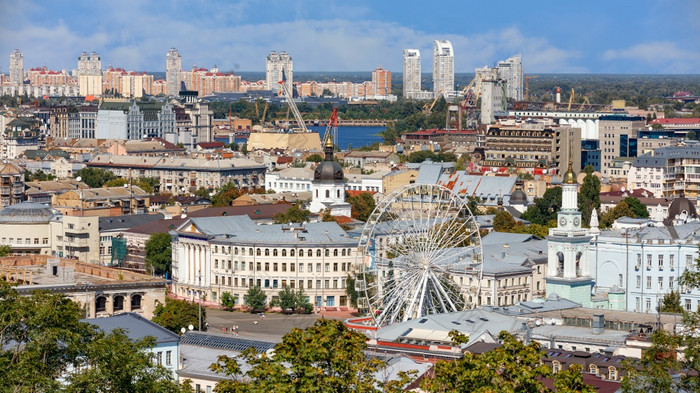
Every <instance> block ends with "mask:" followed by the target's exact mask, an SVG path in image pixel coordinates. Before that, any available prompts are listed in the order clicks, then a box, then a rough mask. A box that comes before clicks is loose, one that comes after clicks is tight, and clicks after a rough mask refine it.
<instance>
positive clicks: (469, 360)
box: [421, 331, 551, 392]
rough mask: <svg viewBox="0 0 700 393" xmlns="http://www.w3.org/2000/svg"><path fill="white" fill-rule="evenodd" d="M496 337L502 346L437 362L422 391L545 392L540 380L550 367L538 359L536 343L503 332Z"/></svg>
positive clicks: (549, 374) (537, 344)
mask: <svg viewBox="0 0 700 393" xmlns="http://www.w3.org/2000/svg"><path fill="white" fill-rule="evenodd" d="M458 338H459V336H455V337H454V338H453V339H458ZM498 338H499V340H500V341H501V343H502V345H501V346H500V347H498V348H496V349H494V350H492V351H490V352H486V353H483V354H481V355H474V354H471V353H465V354H464V356H463V357H462V358H461V359H458V360H451V361H449V362H448V361H444V360H441V361H439V362H437V364H436V365H435V369H434V370H435V377H434V378H432V379H424V380H423V382H422V383H421V388H422V389H423V390H424V391H426V392H467V391H469V392H472V391H476V392H546V391H548V390H547V388H546V387H545V385H544V383H542V379H543V378H548V377H550V376H551V370H550V368H549V367H547V366H546V365H545V364H543V363H542V362H541V359H542V352H541V351H540V345H539V343H537V342H532V343H530V344H529V345H525V344H523V343H522V342H520V341H518V340H517V339H516V338H515V337H513V336H512V335H510V334H509V333H507V332H505V331H503V332H501V334H499V336H498Z"/></svg>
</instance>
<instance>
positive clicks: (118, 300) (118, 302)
mask: <svg viewBox="0 0 700 393" xmlns="http://www.w3.org/2000/svg"><path fill="white" fill-rule="evenodd" d="M113 302H114V307H113V308H114V311H122V310H124V296H122V295H117V296H115V297H114V299H113Z"/></svg>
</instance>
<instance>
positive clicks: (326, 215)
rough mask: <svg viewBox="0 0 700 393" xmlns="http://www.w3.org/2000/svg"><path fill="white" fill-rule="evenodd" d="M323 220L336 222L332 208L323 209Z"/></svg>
mask: <svg viewBox="0 0 700 393" xmlns="http://www.w3.org/2000/svg"><path fill="white" fill-rule="evenodd" d="M321 221H322V222H335V218H334V217H333V216H332V215H331V210H330V209H326V210H324V211H323V216H321Z"/></svg>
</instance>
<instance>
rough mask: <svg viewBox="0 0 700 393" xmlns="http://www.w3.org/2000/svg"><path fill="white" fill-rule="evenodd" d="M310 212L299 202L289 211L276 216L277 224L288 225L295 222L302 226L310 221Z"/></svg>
mask: <svg viewBox="0 0 700 393" xmlns="http://www.w3.org/2000/svg"><path fill="white" fill-rule="evenodd" d="M310 214H311V212H310V211H308V210H306V209H304V208H303V207H302V206H301V203H299V202H297V203H295V204H294V205H292V206H291V207H290V208H289V209H287V211H286V212H284V213H277V215H276V216H275V224H287V223H290V222H294V223H297V224H300V223H302V222H306V221H309V215H310Z"/></svg>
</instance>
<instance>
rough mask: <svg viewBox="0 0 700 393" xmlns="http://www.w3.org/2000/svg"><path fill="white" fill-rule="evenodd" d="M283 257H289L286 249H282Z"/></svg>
mask: <svg viewBox="0 0 700 393" xmlns="http://www.w3.org/2000/svg"><path fill="white" fill-rule="evenodd" d="M282 256H283V257H286V256H287V250H286V249H284V248H283V249H282Z"/></svg>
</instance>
